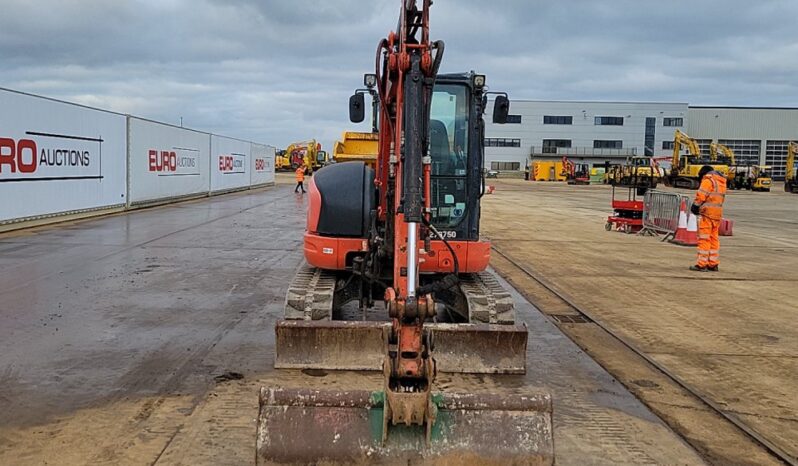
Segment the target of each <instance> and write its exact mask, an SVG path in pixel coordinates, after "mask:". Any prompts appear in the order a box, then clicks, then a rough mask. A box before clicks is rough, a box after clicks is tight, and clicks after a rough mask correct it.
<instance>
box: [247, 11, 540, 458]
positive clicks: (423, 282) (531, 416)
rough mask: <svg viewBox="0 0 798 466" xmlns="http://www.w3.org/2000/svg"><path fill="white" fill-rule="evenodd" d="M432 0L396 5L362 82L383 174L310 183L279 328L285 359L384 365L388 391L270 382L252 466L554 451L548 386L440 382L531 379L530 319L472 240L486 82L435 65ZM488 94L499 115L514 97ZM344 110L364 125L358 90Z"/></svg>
mask: <svg viewBox="0 0 798 466" xmlns="http://www.w3.org/2000/svg"><path fill="white" fill-rule="evenodd" d="M419 3H420V4H419ZM431 3H432V2H431V0H420V1H418V2H417V0H402V1H401V9H400V16H399V23H398V27H397V29H396V31H395V32H391V33H390V34H389V35H388V37H387V38H385V39H383V40H382V41H380V43H379V46H378V48H377V57H376V73H375V74H369V75H366V77H365V82H364V84H365V85H366V86H367V87H368V88H371V89H373V88H376V91H377V94H378V100H379V107H378V108H379V120H378V121H379V154H378V157H377V163H376V167H375V169H372V168H370V167H369V166H367V165H366V164H364V163H362V162H347V163H339V164H333V165H330V166H328V167H325V168H322V169H321V170H319V171H318V172H317V173H316V174H315V176H314V177H313V179H312V181H311V183H310V187H309V194H310V196H309V209H308V217H307V231H306V232H305V237H304V253H305V259H306V260H307V263H308V265H307V266H305V267H304V268H303V269H301V270H300V271H299V272H298V273H297V275H296V276H295V278H294V280H293V281H292V283H291V284H290V285H289V290H288V295H287V298H286V306H285V318H284V319H283V320H280V321H278V322H277V324H276V348H275V367H276V368H278V369H315V370H325V371H329V370H358V371H362V370H367V371H368V370H374V371H381V373H382V374H383V383H382V387H381V389H380V390H362V389H353V390H332V389H327V390H319V389H312V388H288V387H279V386H271V387H263V388H261V392H260V412H259V417H258V437H257V458H258V461H259V462H270V463H271V462H299V463H319V462H322V463H327V462H331V463H337V462H403V463H404V464H407V462H408V461H410V462H414V461H418V460H423V461H431V462H437V461H439V460H441V461H444V462H445V461H450V460H451V461H457V462H466V463H468V462H471V461H477V462H486V461H487V462H492V463H496V464H506V463H508V462H509V463H513V464H519V463H524V464H526V463H534V464H549V463H552V462H553V460H554V450H553V441H552V420H551V415H552V412H551V398H550V396H549V394H548V393H545V392H527V393H524V394H517V393H497V392H493V393H485V392H479V390H476V391H469V392H466V393H453V392H448V391H444V392H436V391H435V390H434V387H435V376H436V374H437V373H441V372H451V373H481V374H523V373H524V372H525V371H526V348H527V328H526V326H525V325H524V324H523V323H518V322H516V321H515V314H514V307H513V299H512V297H511V295H510V293H509V292H508V291H507V290H505V289H504V288H503V287H502V286H501V285H500V283H499V281H498V280H497V279H496V278H495V277H494V276H493V275H492V274H491V273H490V272H489V271H487V267H488V260H489V256H490V243H489V242H487V241H483V240H481V239H480V237H479V218H480V199H481V197H482V195H483V193H484V171H483V169H482V165H483V153H484V121H483V113H484V112H485V109H486V106H487V104H488V98H487V96H488V94H489V93H488V92H487V89H486V87H485V76H484V75H480V74H475V73H473V72H471V73H464V74H439V73H438V69H439V67H440V65H441V60H442V58H443V52H444V44H443V42H442V41H437V42H431V41H430V37H429V9H430V5H431ZM492 94H495V99H494V102H493V103H494V105H493V121H494V122H495V123H504V122H505V121H506V119H507V113H508V111H509V100H508V98H507V96H506V94H500V93H492ZM349 110H350V119H351V120H352V121H353V122H362V121H363V119H364V117H365V115H364V113H365V102H364V97H363V92H357V93H355V95H353V96H352V98H351V99H350V108H349ZM465 385H466V386H467V383H466V384H465ZM483 390H484V389H483Z"/></svg>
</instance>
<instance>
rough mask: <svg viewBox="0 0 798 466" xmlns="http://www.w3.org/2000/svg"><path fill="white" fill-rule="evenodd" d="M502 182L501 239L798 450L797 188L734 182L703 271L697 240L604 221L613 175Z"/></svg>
mask: <svg viewBox="0 0 798 466" xmlns="http://www.w3.org/2000/svg"><path fill="white" fill-rule="evenodd" d="M495 184H496V186H497V190H496V194H495V195H491V196H486V197H485V198H484V199H485V209H484V211H483V223H482V224H483V232H484V233H485V235H486V236H488V237H490V238H491V239H492V240H493V243H494V245H495V247H496V248H497V249H498V250H500V251H502V252H503V253H505V254H506V255H507V256H508V257H510V258H512V259H513V260H514V261H516V262H518V263H520V264H523V266H524V267H526V268H528V269H530V270H533V271H536V272H537V273H540V274H541V275H543V276H545V278H546V280H547V281H548V282H549V283H550V284H551V285H553V286H554V287H555V288H557V289H558V290H560V291H562V292H564V293H566V294H567V295H568V297H570V299H571V300H572V301H573V302H574V303H576V304H577V305H578V306H580V307H582V308H584V309H585V310H586V311H588V313H589V314H590V315H591V316H592V317H594V318H596V319H597V320H599V321H600V322H601V323H602V324H603V325H605V326H606V327H607V328H609V329H610V330H611V331H612V332H614V333H617V334H618V335H620V336H621V337H622V338H623V339H624V340H626V341H628V342H629V343H631V344H633V345H634V346H636V347H637V348H638V349H640V350H641V351H643V352H644V353H645V354H647V355H648V356H649V357H651V358H653V359H654V360H655V361H656V362H657V363H658V364H661V365H662V366H663V367H665V368H666V369H667V370H668V371H669V372H672V374H674V375H675V376H677V377H678V378H679V379H681V380H682V381H684V382H686V383H687V384H688V385H690V386H691V387H694V388H695V389H696V390H698V391H699V392H700V393H701V394H702V395H705V396H706V397H707V398H708V399H710V400H711V401H712V402H714V403H715V404H716V405H717V406H718V407H720V408H721V409H722V410H724V411H725V412H727V413H729V414H730V415H732V416H734V417H736V418H737V419H739V420H740V421H741V422H743V423H744V424H746V425H747V426H750V428H752V429H753V430H754V431H755V432H756V433H757V434H759V435H761V436H763V437H764V438H766V439H767V440H769V441H771V442H773V443H774V444H775V446H776V447H777V448H780V449H781V450H783V451H784V452H786V453H787V454H788V455H790V456H791V457H792V458H793V459H795V458H796V457H798V415H796V413H798V397H796V396H795V393H794V392H795V390H794V387H796V386H798V325H795V310H796V305H798V276H797V275H796V270H798V196H796V195H793V194H787V193H784V192H782V191H781V190H778V189H777V190H774V191H773V192H770V193H751V192H746V191H744V192H740V191H734V192H730V193H729V195H728V198H727V202H726V217H727V218H730V219H732V220H734V222H735V227H734V236H732V237H723V238H721V254H720V255H721V265H720V269H721V271H720V272H718V273H696V272H691V271H689V270H687V268H688V266H689V265H691V264H692V263H694V261H695V248H692V247H682V246H676V245H672V244H669V243H662V242H660V241H658V239H656V238H651V237H641V236H635V235H625V234H622V233H618V232H606V231H604V225H605V222H606V218H607V215H608V214H609V213H611V209H610V199H611V191H610V187H608V186H601V185H599V186H568V185H566V184H564V183H529V182H524V181H522V180H501V181H498V182H496V183H495ZM665 189H666V190H667V188H665ZM684 193H687V192H684ZM617 194H618V195H619V196H623V195H626V194H625V193H622V192H621V191H620V190H619V191H618V192H617ZM688 194H690V195H692V193H688ZM494 266H496V267H498V268H499V270H500V272H506V273H507V274H509V276H510V277H516V278H518V279H523V277H521V275H520V274H519V273H518V271H517V270H514V268H513V267H511V266H509V265H508V264H498V263H494ZM658 401H660V402H662V401H663V400H658ZM722 438H723V437H721V439H722ZM729 443H733V442H729ZM743 459H745V458H743ZM748 459H752V458H750V457H749V458H748ZM760 461H761V459H759V460H756V461H754V462H756V463H759V462H760Z"/></svg>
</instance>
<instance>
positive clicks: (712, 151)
mask: <svg viewBox="0 0 798 466" xmlns="http://www.w3.org/2000/svg"><path fill="white" fill-rule="evenodd" d="M719 152H720V153H722V154H723V157H724V158H725V161H726V162H727V165H729V166H730V167H733V166H735V165H737V161H736V159H735V158H734V151H733V150H731V149H730V148H729V147H728V146H724V145H723V144H720V143H717V142H713V143H711V144H710V145H709V157H710V160H711V161H712V162H717V160H718V153H719Z"/></svg>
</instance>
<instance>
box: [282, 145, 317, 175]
mask: <svg viewBox="0 0 798 466" xmlns="http://www.w3.org/2000/svg"><path fill="white" fill-rule="evenodd" d="M275 157H276V160H275V165H274V166H275V169H277V170H296V169H297V168H299V167H301V166H303V165H304V166H305V167H306V168H307V170H308V172H309V173H313V171H314V170H318V169H319V168H321V167H323V166H324V165H326V164H327V152H325V151H323V150H321V144H319V143H318V142H316V140H315V139H311V140H308V141H301V142H294V143H292V144H290V145H289V146H288V147H286V148H285V150H282V151H279V152H278V153H277V154H276V156H275Z"/></svg>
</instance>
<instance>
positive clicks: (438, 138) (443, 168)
mask: <svg viewBox="0 0 798 466" xmlns="http://www.w3.org/2000/svg"><path fill="white" fill-rule="evenodd" d="M429 140H430V156H431V158H432V173H433V174H435V175H438V174H441V175H447V174H451V173H452V169H453V168H454V167H453V166H452V163H453V162H454V161H453V160H452V151H451V148H450V147H449V132H448V131H447V130H446V125H444V124H443V122H442V121H440V120H430V121H429Z"/></svg>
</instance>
